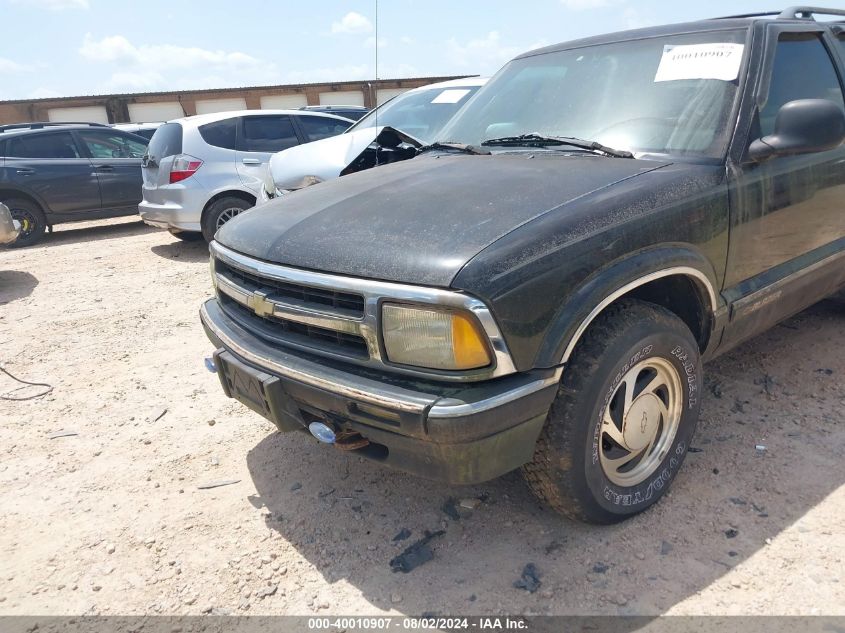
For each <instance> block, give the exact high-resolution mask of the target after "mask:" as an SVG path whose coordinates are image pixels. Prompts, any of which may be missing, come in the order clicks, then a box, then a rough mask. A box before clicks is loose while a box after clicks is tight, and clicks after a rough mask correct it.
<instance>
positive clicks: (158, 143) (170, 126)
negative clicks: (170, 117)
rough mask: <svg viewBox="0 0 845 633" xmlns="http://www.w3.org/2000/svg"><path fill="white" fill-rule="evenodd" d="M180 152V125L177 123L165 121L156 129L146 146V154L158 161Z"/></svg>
mask: <svg viewBox="0 0 845 633" xmlns="http://www.w3.org/2000/svg"><path fill="white" fill-rule="evenodd" d="M181 153H182V126H181V125H180V124H179V123H165V124H164V125H162V126H159V127H158V129H156V131H155V133H154V134H153V137H152V138H151V139H150V144H149V145H148V146H147V154H148V155H149V156H150V157H151V158H153V159H155V160H157V161H159V160H161V159H162V158H167V157H168V156H175V155H176V154H181Z"/></svg>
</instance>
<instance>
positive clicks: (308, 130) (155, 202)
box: [138, 110, 353, 241]
mask: <svg viewBox="0 0 845 633" xmlns="http://www.w3.org/2000/svg"><path fill="white" fill-rule="evenodd" d="M352 123H353V121H351V120H349V119H345V118H343V117H339V116H335V115H331V114H323V113H319V112H307V111H301V110H242V111H238V112H219V113H215V114H203V115H198V116H192V117H186V118H183V119H175V120H173V121H169V122H168V123H165V124H164V125H162V126H161V127H159V128H158V129H157V130H156V132H155V134H153V137H152V139H151V140H150V144H149V146H148V148H147V153H146V154H145V155H144V158H143V161H142V173H143V179H144V185H143V198H144V199H143V200H142V201H141V204H140V205H138V210H139V212H140V214H141V218H142V219H143V220H144V222H146V223H147V224H151V225H153V226H158V227H161V228H166V229H168V230H169V231H170V232H171V233H173V234H174V235H176V236H177V237H180V238H182V239H194V238H197V237H199V236H200V234H201V235H202V236H203V237H204V238H205V239H206V240H207V241H211V239H212V238H213V237H214V234H215V233H216V232H217V229H219V228H220V227H221V226H222V225H223V224H224V223H225V222H227V221H228V220H230V219H231V218H233V217H234V216H236V215H238V214H239V213H241V212H242V211H244V210H246V209H249V208H250V207H252V206H254V205H255V201H256V196H257V195H258V193H259V191H260V189H261V187H262V186H263V183H264V179H265V173H266V170H267V162H268V161H269V160H270V156H272V155H273V153H275V152H278V151H281V150H283V149H287V148H289V147H293V146H294V145H299V144H301V143H308V142H311V141H316V140H320V139H323V138H328V137H330V136H335V135H336V134H340V133H341V132H343V131H344V130H346V129H347V128H348V127H349V126H350V125H352Z"/></svg>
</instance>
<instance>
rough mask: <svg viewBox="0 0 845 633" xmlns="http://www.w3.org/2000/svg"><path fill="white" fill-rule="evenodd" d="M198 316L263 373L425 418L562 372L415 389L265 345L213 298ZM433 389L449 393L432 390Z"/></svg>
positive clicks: (468, 412) (516, 395) (503, 401)
mask: <svg viewBox="0 0 845 633" xmlns="http://www.w3.org/2000/svg"><path fill="white" fill-rule="evenodd" d="M200 320H201V321H202V324H203V326H204V327H205V329H206V332H207V333H208V335H209V338H211V340H212V341H213V342H215V343H218V344H219V345H220V346H221V347H223V348H225V349H226V350H228V351H229V352H231V353H232V354H234V355H235V356H237V357H239V358H240V359H242V360H243V361H245V362H246V363H248V364H250V365H252V366H254V367H257V368H259V369H261V370H263V371H265V372H268V373H270V374H273V375H276V376H281V377H284V378H288V379H290V380H293V381H296V382H299V383H303V384H305V385H308V386H311V387H315V388H318V389H321V390H325V391H328V392H331V393H333V394H336V395H338V396H341V397H344V398H348V399H350V400H353V401H359V402H364V403H367V404H371V405H374V406H377V407H383V408H385V409H389V410H391V411H399V412H405V413H414V414H418V415H421V416H423V417H425V418H427V419H430V420H431V419H449V418H460V417H464V416H472V415H477V414H482V413H486V412H490V411H493V410H496V409H500V408H501V407H503V406H506V405H508V404H510V403H513V402H516V401H518V400H521V399H523V398H526V397H529V396H532V395H533V394H537V393H539V392H541V391H544V390H549V389H550V388H553V389H554V390H556V386H557V384H558V383H559V382H560V376H561V373H562V368H560V367H559V368H556V369H552V370H547V371H545V372H541V371H538V372H524V373H518V374H512V375H510V376H505V377H503V378H498V379H495V380H492V381H486V382H484V383H467V384H462V385H460V386H459V388H456V385H439V386H438V385H436V384H431V385H430V386H431V389H430V390H425V391H420V390H417V389H414V388H412V385H421V384H424V383H421V381H419V380H411V379H409V380H408V381H407V384H408V386H407V387H404V386H399V384H398V383H397V381H396V380H395V379H392V380H390V382H386V381H385V382H382V381H379V380H376V379H374V378H372V377H370V375H372V373H373V372H361V373H357V372H355V373H353V371H350V370H347V369H345V368H344V367H343V364H342V363H336V362H333V361H331V360H330V359H321V360H320V362H316V361H314V360H311V359H310V358H307V357H305V356H304V355H299V354H294V353H292V352H289V351H286V350H283V349H281V348H278V347H273V346H270V345H268V344H267V343H265V342H264V341H262V340H261V339H259V338H258V337H256V336H254V335H253V334H251V333H250V332H247V331H246V330H244V329H243V328H242V327H241V326H240V325H238V324H237V323H236V322H235V321H233V320H232V319H231V318H229V317H228V316H227V315H226V314H225V313H224V312H223V310H222V309H221V308H220V305H219V304H218V303H217V300H216V299H209V300H208V301H206V302H205V303H204V304H203V306H202V308H201V309H200ZM438 387H440V388H441V389H442V391H443V392H445V393H448V395H441V394H439V393H437V391H436V389H437V388H438ZM553 397H554V395H553V394H552V399H553ZM549 404H551V400H549Z"/></svg>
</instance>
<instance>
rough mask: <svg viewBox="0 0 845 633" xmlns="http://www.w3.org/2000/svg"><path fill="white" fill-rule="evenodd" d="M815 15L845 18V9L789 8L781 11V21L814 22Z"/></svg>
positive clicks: (779, 17)
mask: <svg viewBox="0 0 845 633" xmlns="http://www.w3.org/2000/svg"><path fill="white" fill-rule="evenodd" d="M815 14H819V15H841V16H845V9H825V8H824V7H789V8H788V9H784V10H783V11H781V13H780V15H779V16H778V19H779V20H812V19H813V16H814V15H815Z"/></svg>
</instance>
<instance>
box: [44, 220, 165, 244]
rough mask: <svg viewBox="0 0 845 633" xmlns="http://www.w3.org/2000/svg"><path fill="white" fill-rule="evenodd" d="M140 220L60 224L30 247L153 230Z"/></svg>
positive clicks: (115, 237) (119, 236)
mask: <svg viewBox="0 0 845 633" xmlns="http://www.w3.org/2000/svg"><path fill="white" fill-rule="evenodd" d="M155 230H156V229H154V228H153V227H151V226H147V225H146V224H144V223H143V222H141V221H140V220H138V221H137V222H120V223H109V224H91V223H89V222H86V223H85V225H84V226H75V225H74V224H62V225H60V226H59V227H57V230H55V231H53V232H52V233H46V234H45V235H44V238H43V239H42V241H41V242H39V243H38V244H36V245H35V246H33V247H32V248H39V247H44V246H46V247H50V246H59V245H62V244H81V243H84V242H99V241H102V240H113V239H122V238H126V237H130V236H133V235H142V234H144V233H149V232H151V231H155Z"/></svg>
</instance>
